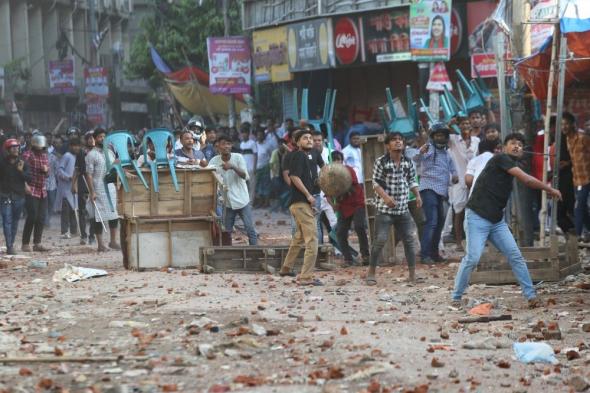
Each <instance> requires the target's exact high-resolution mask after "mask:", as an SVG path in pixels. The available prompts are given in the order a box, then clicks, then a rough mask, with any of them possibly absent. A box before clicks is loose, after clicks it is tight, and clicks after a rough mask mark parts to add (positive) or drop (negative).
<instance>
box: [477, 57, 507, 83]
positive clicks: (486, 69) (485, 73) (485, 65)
mask: <svg viewBox="0 0 590 393" xmlns="http://www.w3.org/2000/svg"><path fill="white" fill-rule="evenodd" d="M510 56H511V55H510V53H508V54H506V59H508V58H510ZM476 71H477V72H476ZM478 73H479V76H480V77H482V78H496V77H497V76H498V69H497V68H496V55H494V54H493V53H475V54H473V55H471V77H472V78H476V77H477V74H478ZM506 73H507V74H510V73H512V65H511V63H509V62H506Z"/></svg>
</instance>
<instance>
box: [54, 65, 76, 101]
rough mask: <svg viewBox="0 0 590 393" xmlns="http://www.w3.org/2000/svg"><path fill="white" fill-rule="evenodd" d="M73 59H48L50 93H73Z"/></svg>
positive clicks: (74, 83) (74, 90)
mask: <svg viewBox="0 0 590 393" xmlns="http://www.w3.org/2000/svg"><path fill="white" fill-rule="evenodd" d="M75 87H76V82H75V78H74V59H65V60H51V61H49V91H50V92H51V94H73V93H75V92H76V89H75Z"/></svg>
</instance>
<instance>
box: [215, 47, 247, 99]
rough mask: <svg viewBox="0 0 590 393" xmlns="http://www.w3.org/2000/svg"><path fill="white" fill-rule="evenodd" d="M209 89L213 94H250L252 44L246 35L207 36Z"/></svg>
mask: <svg viewBox="0 0 590 393" xmlns="http://www.w3.org/2000/svg"><path fill="white" fill-rule="evenodd" d="M207 53H208V56H209V90H210V91H211V93H213V94H224V95H231V94H250V86H251V80H252V77H251V74H252V72H251V71H252V70H251V67H252V66H251V61H250V45H249V42H248V39H246V37H241V36H236V37H209V38H207Z"/></svg>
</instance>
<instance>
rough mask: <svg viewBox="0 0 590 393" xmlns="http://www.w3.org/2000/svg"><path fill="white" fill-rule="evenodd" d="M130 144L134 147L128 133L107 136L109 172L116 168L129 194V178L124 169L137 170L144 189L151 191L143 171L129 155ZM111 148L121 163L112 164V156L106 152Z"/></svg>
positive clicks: (105, 142)
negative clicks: (131, 168)
mask: <svg viewBox="0 0 590 393" xmlns="http://www.w3.org/2000/svg"><path fill="white" fill-rule="evenodd" d="M129 144H131V146H133V144H134V140H133V137H132V136H131V134H129V132H127V131H124V130H119V131H113V132H111V133H109V135H107V137H106V138H105V141H104V150H105V157H106V164H107V170H108V171H110V170H111V169H112V168H115V170H116V171H117V175H118V176H119V179H120V180H121V184H122V185H123V189H124V190H125V192H129V183H128V182H127V176H125V171H124V170H123V168H125V167H133V169H135V172H136V173H137V176H138V177H139V179H140V180H141V182H142V183H143V185H144V187H145V188H146V189H149V186H148V184H147V182H146V180H145V178H144V177H143V174H142V173H141V170H140V169H139V167H138V166H137V163H136V162H135V161H133V159H132V158H131V155H130V154H129ZM109 148H112V150H113V151H114V153H115V154H116V155H117V157H118V159H119V162H116V163H113V162H111V159H110V155H109V154H107V152H106V150H107V149H109Z"/></svg>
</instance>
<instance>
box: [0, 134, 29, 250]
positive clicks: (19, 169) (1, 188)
mask: <svg viewBox="0 0 590 393" xmlns="http://www.w3.org/2000/svg"><path fill="white" fill-rule="evenodd" d="M3 146H4V153H5V157H4V158H3V159H2V160H1V161H0V209H1V211H2V225H3V229H4V238H5V239H6V253H7V254H8V255H15V254H16V252H15V251H14V238H15V237H16V233H17V230H18V220H19V218H20V216H21V215H22V213H23V207H24V205H25V187H26V182H27V181H28V176H29V168H28V166H27V165H26V164H25V162H24V161H23V160H22V159H21V157H20V144H19V143H18V141H17V140H16V139H8V140H6V142H4V145H3Z"/></svg>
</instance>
